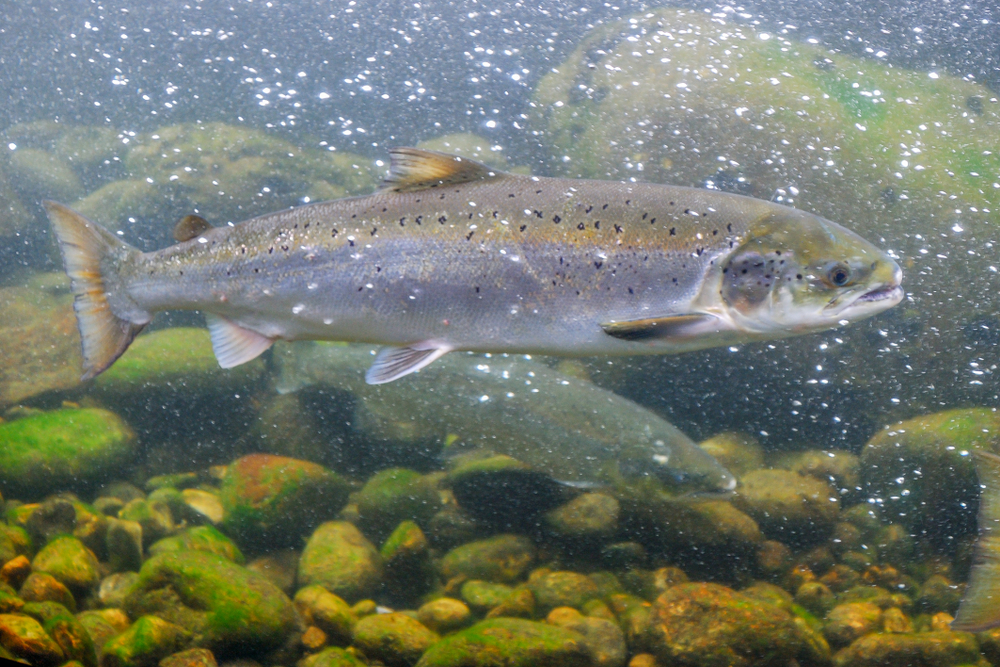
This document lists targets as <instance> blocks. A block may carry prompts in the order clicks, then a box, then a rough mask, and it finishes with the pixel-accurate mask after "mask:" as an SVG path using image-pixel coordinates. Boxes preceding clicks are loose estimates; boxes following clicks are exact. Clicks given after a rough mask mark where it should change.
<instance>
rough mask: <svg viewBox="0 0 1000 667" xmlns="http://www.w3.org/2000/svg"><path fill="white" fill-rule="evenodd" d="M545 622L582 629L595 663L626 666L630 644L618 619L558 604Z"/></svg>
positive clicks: (604, 666) (571, 628) (615, 666)
mask: <svg viewBox="0 0 1000 667" xmlns="http://www.w3.org/2000/svg"><path fill="white" fill-rule="evenodd" d="M545 622H546V623H549V624H550V625H555V626H558V627H560V628H566V629H567V630H572V631H573V632H576V633H579V634H580V635H581V636H582V637H583V640H584V643H585V644H586V645H587V648H589V649H590V655H591V657H592V658H593V661H594V667H624V665H625V658H626V656H627V655H628V647H627V646H626V645H625V634H624V633H623V632H622V629H621V628H620V627H618V624H617V623H615V622H614V621H610V620H608V619H605V618H592V617H588V616H584V615H583V614H581V613H580V612H578V611H577V610H575V609H573V608H572V607H558V608H556V609H553V610H552V611H551V612H550V613H549V615H548V616H547V617H546V618H545Z"/></svg>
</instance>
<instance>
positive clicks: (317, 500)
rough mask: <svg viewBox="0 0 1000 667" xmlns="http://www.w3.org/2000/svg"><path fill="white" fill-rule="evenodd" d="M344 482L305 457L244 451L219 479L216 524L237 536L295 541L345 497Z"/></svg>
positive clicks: (248, 540) (273, 542)
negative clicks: (219, 509) (221, 513)
mask: <svg viewBox="0 0 1000 667" xmlns="http://www.w3.org/2000/svg"><path fill="white" fill-rule="evenodd" d="M349 489H350V487H349V484H348V482H347V481H346V480H344V479H343V478H341V477H340V476H339V475H337V474H336V473H335V472H332V471H330V470H327V469H326V468H324V467H323V466H321V465H318V464H316V463H311V462H309V461H300V460H298V459H291V458H288V457H285V456H273V455H271V454H250V455H248V456H244V457H243V458H240V459H238V460H236V461H234V462H233V463H232V464H231V465H230V466H229V469H228V470H227V472H226V476H225V478H224V479H223V481H222V489H221V491H220V500H221V501H222V507H223V510H224V511H225V514H224V518H223V520H222V529H223V530H224V531H225V532H227V533H228V534H230V535H232V536H233V537H234V538H235V539H236V540H237V542H242V543H243V544H253V545H268V546H298V545H299V544H300V540H301V538H302V537H304V536H305V535H306V534H308V533H309V532H310V531H312V529H313V528H315V527H316V526H318V525H319V524H320V523H322V522H323V521H324V520H327V519H330V518H332V517H334V516H336V515H337V512H338V511H339V510H340V509H341V507H343V505H344V503H345V502H346V501H347V494H348V492H349Z"/></svg>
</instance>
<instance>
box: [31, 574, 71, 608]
mask: <svg viewBox="0 0 1000 667" xmlns="http://www.w3.org/2000/svg"><path fill="white" fill-rule="evenodd" d="M17 594H18V596H19V597H20V598H21V599H22V600H24V601H25V602H58V603H59V604H61V605H64V606H66V607H67V608H69V609H71V610H73V611H76V598H74V597H73V593H72V592H70V590H69V589H68V588H66V587H65V586H63V585H62V583H61V582H60V581H59V580H58V579H56V578H55V577H53V576H52V575H51V574H46V573H45V572H32V573H31V574H29V575H28V577H27V578H26V579H25V580H24V583H23V584H21V589H20V590H19V591H18V593H17Z"/></svg>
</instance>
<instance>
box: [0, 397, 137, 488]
mask: <svg viewBox="0 0 1000 667" xmlns="http://www.w3.org/2000/svg"><path fill="white" fill-rule="evenodd" d="M134 447H135V433H134V432H133V431H132V429H131V428H129V426H128V425H127V424H126V423H125V422H124V421H122V420H121V418H119V417H118V416H117V415H115V414H114V413H112V412H109V411H107V410H102V409H100V408H64V409H60V410H53V411H52V412H45V413H42V414H38V415H34V416H30V417H25V418H23V419H18V420H16V421H12V422H5V423H0V490H2V492H3V493H4V494H5V495H7V496H13V497H18V498H37V497H39V496H41V495H44V494H45V492H46V490H47V489H60V490H63V489H73V488H79V487H85V486H87V485H90V484H93V483H95V482H98V481H101V480H103V479H106V478H108V477H110V476H111V475H113V474H115V473H117V472H118V471H119V470H121V468H122V467H123V466H124V465H125V464H126V463H127V462H128V461H129V460H130V459H131V457H132V454H133V451H134Z"/></svg>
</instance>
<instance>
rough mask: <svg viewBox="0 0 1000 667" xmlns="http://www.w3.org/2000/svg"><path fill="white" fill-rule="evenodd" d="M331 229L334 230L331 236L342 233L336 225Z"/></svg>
mask: <svg viewBox="0 0 1000 667" xmlns="http://www.w3.org/2000/svg"><path fill="white" fill-rule="evenodd" d="M331 231H332V233H331V234H330V236H331V237H333V236H336V235H337V234H339V233H340V232H339V231H337V228H336V227H334V228H333V229H332V230H331Z"/></svg>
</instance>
